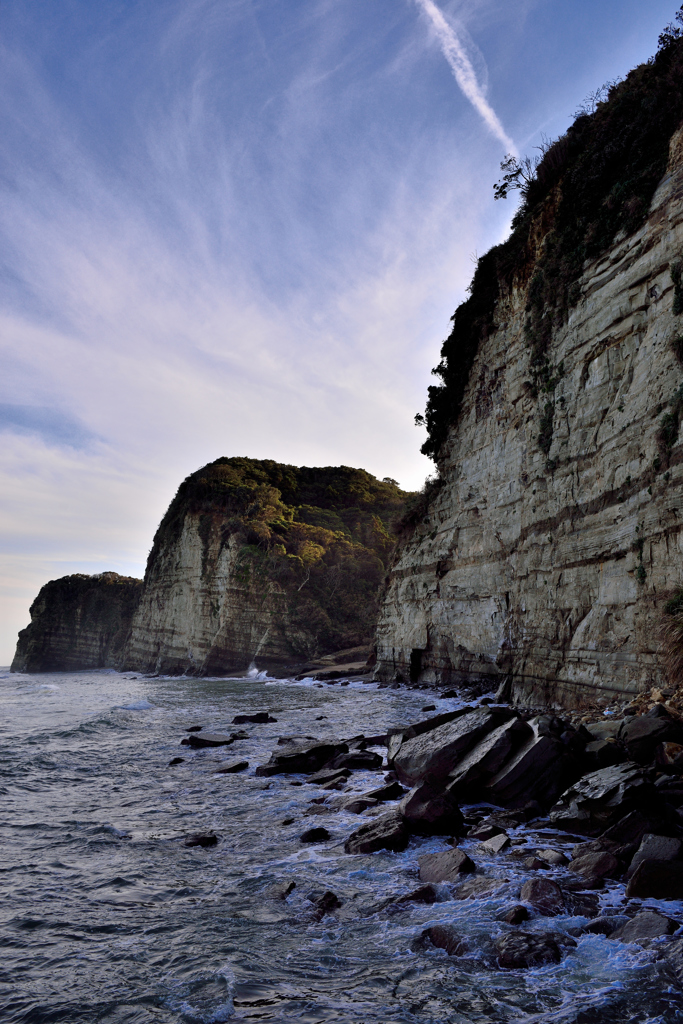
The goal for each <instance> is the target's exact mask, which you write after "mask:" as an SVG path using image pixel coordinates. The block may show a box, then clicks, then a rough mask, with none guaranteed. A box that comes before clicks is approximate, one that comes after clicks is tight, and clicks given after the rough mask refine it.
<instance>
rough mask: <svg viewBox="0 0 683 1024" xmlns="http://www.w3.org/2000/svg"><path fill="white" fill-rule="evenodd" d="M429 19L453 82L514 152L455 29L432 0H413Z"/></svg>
mask: <svg viewBox="0 0 683 1024" xmlns="http://www.w3.org/2000/svg"><path fill="white" fill-rule="evenodd" d="M415 2H416V4H417V5H418V7H420V8H421V9H422V10H423V11H424V13H425V14H426V16H427V17H428V18H429V20H430V22H431V24H432V27H433V29H434V32H435V33H436V37H437V39H438V40H439V44H440V46H441V50H442V52H443V55H444V57H445V58H446V60H447V61H448V63H449V65H450V68H451V71H452V72H453V75H454V77H455V80H456V82H457V83H458V85H459V86H460V88H461V89H462V91H463V93H464V94H465V96H466V97H467V99H468V100H469V101H470V103H471V104H472V106H473V107H474V109H475V110H476V111H477V112H478V113H479V114H480V115H481V117H482V120H483V121H484V123H485V124H486V126H487V128H488V129H489V131H491V132H492V133H493V134H494V135H495V136H496V138H497V139H500V141H501V142H502V143H503V145H504V146H505V148H506V151H507V152H508V153H513V154H515V155H516V154H517V148H516V146H515V144H514V142H513V141H512V139H511V138H510V136H509V135H508V134H507V132H506V131H505V129H504V128H503V125H502V124H501V122H500V118H499V117H498V115H497V114H496V112H495V110H494V109H493V107H492V106H491V104H490V103H489V102H488V100H487V99H486V96H485V95H484V89H483V87H482V85H481V84H480V82H479V79H478V78H477V74H476V71H475V70H474V66H473V64H472V61H471V60H470V58H469V57H468V55H467V53H466V51H465V47H464V46H463V44H462V42H461V41H460V39H459V38H458V36H457V33H456V32H455V29H454V28H453V27H452V25H449V24H448V22H447V21H446V19H445V18H444V16H443V14H442V13H441V11H440V10H439V8H438V7H437V6H436V4H435V3H434V0H415Z"/></svg>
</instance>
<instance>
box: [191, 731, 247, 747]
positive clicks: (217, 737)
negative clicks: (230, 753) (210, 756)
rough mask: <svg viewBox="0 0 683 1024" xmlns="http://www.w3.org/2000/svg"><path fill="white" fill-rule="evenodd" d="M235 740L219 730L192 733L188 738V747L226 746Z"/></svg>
mask: <svg viewBox="0 0 683 1024" xmlns="http://www.w3.org/2000/svg"><path fill="white" fill-rule="evenodd" d="M234 742H235V737H234V736H226V735H225V733H220V732H203V733H202V734H201V736H200V735H199V733H193V734H192V735H191V736H190V737H189V740H188V743H187V745H188V747H197V748H198V747H227V746H229V745H230V744H231V743H234Z"/></svg>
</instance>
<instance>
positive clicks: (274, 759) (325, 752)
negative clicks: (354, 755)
mask: <svg viewBox="0 0 683 1024" xmlns="http://www.w3.org/2000/svg"><path fill="white" fill-rule="evenodd" d="M282 746H283V749H282V750H274V751H273V753H272V754H271V755H270V761H268V763H267V764H263V765H260V766H259V767H258V768H257V769H256V774H257V775H284V774H285V773H287V772H291V773H293V774H302V775H310V774H311V773H312V772H318V771H320V769H321V768H322V767H323V765H326V764H327V762H328V761H330V760H331V759H332V758H334V757H336V756H337V755H338V754H345V753H347V751H348V747H347V746H346V744H345V743H335V742H331V741H327V740H313V741H306V742H303V743H285V744H283V745H282Z"/></svg>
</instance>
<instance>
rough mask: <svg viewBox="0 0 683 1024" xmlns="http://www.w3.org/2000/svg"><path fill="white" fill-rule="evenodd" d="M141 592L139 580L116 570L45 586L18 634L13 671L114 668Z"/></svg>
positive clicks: (122, 648) (71, 577)
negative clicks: (28, 618)
mask: <svg viewBox="0 0 683 1024" xmlns="http://www.w3.org/2000/svg"><path fill="white" fill-rule="evenodd" d="M141 593H142V580H136V579H132V578H131V577H130V576H119V575H118V573H115V572H103V573H101V574H100V575H98V576H85V575H83V574H81V573H76V574H75V575H73V576H64V577H63V578H62V579H59V580H51V581H50V582H49V583H46V584H45V586H44V587H42V588H41V590H40V593H39V594H38V596H37V598H36V599H35V601H34V602H33V604H32V605H31V624H30V625H29V626H27V627H26V629H22V630H21V632H20V633H19V640H18V642H17V650H16V654H15V656H14V660H13V662H12V672H68V671H77V670H78V669H86V668H118V667H119V665H120V664H121V660H122V658H123V651H124V647H125V644H126V641H127V640H128V637H129V634H130V627H131V622H132V620H133V613H134V612H135V609H136V608H137V605H138V602H139V600H140V595H141Z"/></svg>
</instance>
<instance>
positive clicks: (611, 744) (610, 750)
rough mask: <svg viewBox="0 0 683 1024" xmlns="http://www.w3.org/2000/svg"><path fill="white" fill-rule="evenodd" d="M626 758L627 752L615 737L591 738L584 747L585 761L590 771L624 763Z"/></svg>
mask: <svg viewBox="0 0 683 1024" xmlns="http://www.w3.org/2000/svg"><path fill="white" fill-rule="evenodd" d="M625 760H626V753H625V751H624V749H623V747H621V746H619V744H618V743H617V741H616V740H615V739H606V740H591V742H590V743H587V744H586V746H585V747H584V761H585V764H586V768H588V769H589V770H590V771H597V770H598V769H599V768H608V767H609V766H610V765H612V764H622V763H623V762H624V761H625Z"/></svg>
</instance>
